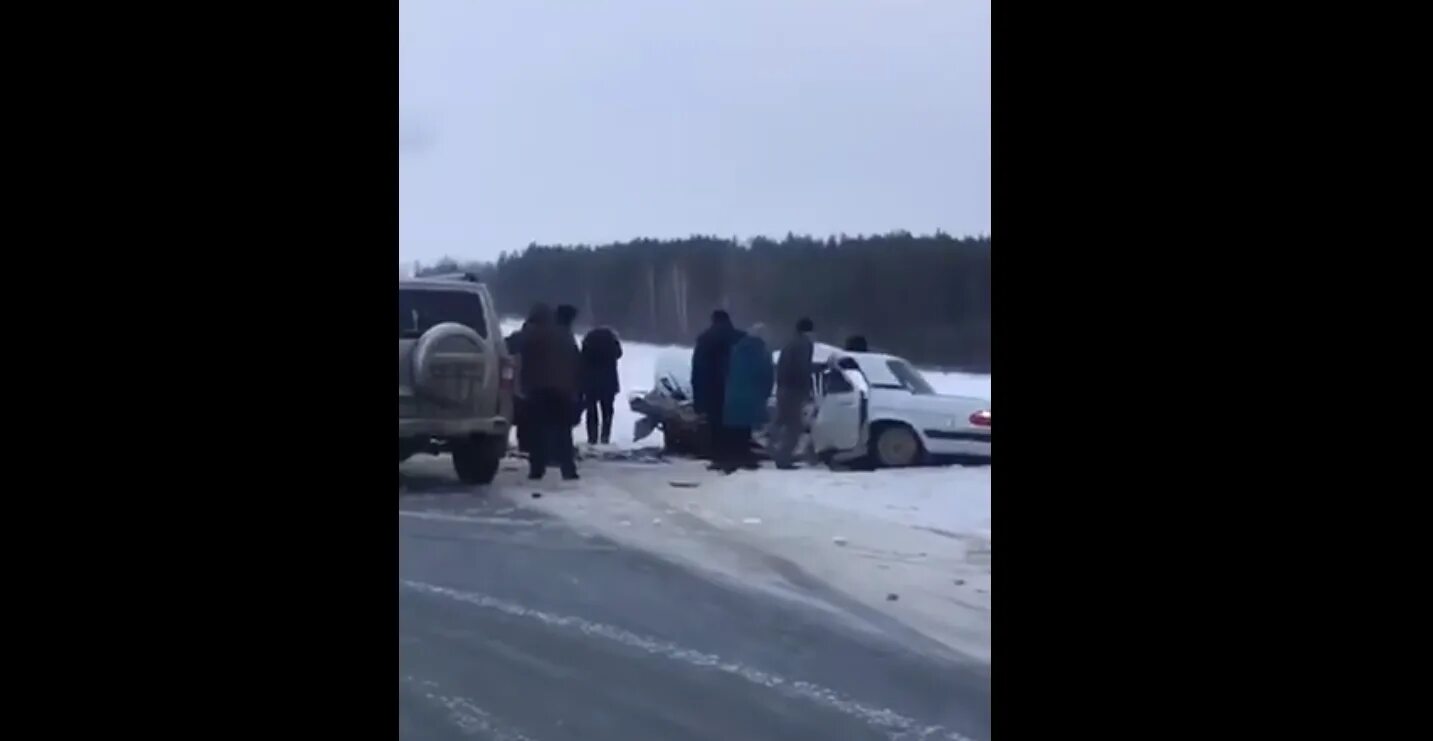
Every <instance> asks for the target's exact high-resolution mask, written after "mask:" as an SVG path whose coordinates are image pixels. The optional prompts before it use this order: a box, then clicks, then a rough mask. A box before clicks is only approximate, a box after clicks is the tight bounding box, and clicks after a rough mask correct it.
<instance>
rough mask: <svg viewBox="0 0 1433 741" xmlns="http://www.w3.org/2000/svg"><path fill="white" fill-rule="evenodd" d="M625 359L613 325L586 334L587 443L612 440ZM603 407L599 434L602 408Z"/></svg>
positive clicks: (583, 363) (585, 395)
mask: <svg viewBox="0 0 1433 741" xmlns="http://www.w3.org/2000/svg"><path fill="white" fill-rule="evenodd" d="M621 359H622V341H621V340H619V339H618V338H617V333H616V332H614V331H612V329H611V328H610V327H598V328H596V329H594V330H592V331H590V332H588V333H587V335H586V336H585V337H583V338H582V398H583V401H584V402H585V404H586V407H587V409H586V413H587V444H588V445H596V444H597V442H598V440H599V439H600V440H601V441H602V444H603V445H606V444H608V443H610V442H612V400H613V399H614V398H616V396H617V392H618V391H620V390H621V384H620V383H619V382H618V380H617V361H618V360H621ZM599 410H600V411H601V413H602V416H601V425H600V431H601V437H600V438H599V436H598V432H599V425H598V416H597V414H598V411H599Z"/></svg>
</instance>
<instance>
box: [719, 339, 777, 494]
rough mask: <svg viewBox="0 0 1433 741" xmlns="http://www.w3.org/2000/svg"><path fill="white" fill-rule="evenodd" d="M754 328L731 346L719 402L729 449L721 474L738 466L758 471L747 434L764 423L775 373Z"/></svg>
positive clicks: (729, 471) (768, 353)
mask: <svg viewBox="0 0 1433 741" xmlns="http://www.w3.org/2000/svg"><path fill="white" fill-rule="evenodd" d="M761 334H762V330H761V327H760V326H759V325H758V326H757V327H753V328H752V330H751V331H750V332H747V333H746V334H745V336H743V337H742V338H741V339H739V340H737V341H736V344H734V345H732V347H731V359H730V361H729V362H728V370H727V377H726V395H725V398H724V399H723V400H722V401H723V403H722V426H724V427H725V428H726V434H727V441H728V444H729V445H730V446H731V447H730V448H729V449H728V450H729V453H730V457H729V458H728V460H727V461H726V465H725V467H723V469H722V470H723V471H725V472H727V473H731V472H733V471H735V470H736V469H737V467H738V466H740V467H743V468H752V469H755V468H759V467H760V466H761V464H760V463H759V462H758V461H757V459H756V454H755V453H753V452H752V450H751V431H752V430H753V429H755V428H757V427H762V426H764V425H765V424H766V403H767V401H768V400H769V399H771V385H772V382H773V381H775V379H776V371H775V369H774V368H773V367H772V365H771V351H770V350H768V349H766V340H763V339H762V338H761Z"/></svg>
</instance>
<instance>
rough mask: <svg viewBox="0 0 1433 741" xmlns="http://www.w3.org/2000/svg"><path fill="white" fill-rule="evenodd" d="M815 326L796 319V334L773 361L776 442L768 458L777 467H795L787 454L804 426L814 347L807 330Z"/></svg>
mask: <svg viewBox="0 0 1433 741" xmlns="http://www.w3.org/2000/svg"><path fill="white" fill-rule="evenodd" d="M815 328H816V325H815V324H813V323H812V322H811V320H810V319H807V318H805V317H802V318H801V320H800V321H798V322H796V335H795V336H794V337H792V338H791V340H790V341H789V342H787V343H786V346H785V347H783V348H781V356H780V358H778V359H777V361H776V429H775V431H774V432H775V437H776V441H775V442H776V444H775V445H774V446H772V451H771V457H772V459H774V460H775V461H776V467H777V468H781V469H791V468H795V467H796V466H795V464H794V463H792V462H791V456H792V454H793V453H795V452H796V443H797V441H799V440H800V439H801V431H802V428H803V427H805V426H806V425H805V421H804V419H803V412H804V410H805V408H806V402H808V401H810V400H811V373H812V370H813V368H812V366H811V356H812V354H813V353H814V352H815V350H816V346H815V344H814V343H812V342H811V332H812V331H813V330H814V329H815Z"/></svg>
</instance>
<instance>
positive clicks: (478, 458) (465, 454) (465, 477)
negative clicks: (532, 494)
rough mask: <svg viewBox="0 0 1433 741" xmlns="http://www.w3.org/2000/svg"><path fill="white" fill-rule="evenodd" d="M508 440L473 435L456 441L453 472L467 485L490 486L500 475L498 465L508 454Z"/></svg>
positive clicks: (453, 447)
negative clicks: (494, 478) (505, 454)
mask: <svg viewBox="0 0 1433 741" xmlns="http://www.w3.org/2000/svg"><path fill="white" fill-rule="evenodd" d="M507 443H508V441H507V438H506V437H498V436H496V435H473V436H472V437H470V438H467V439H465V440H454V441H453V443H452V445H451V447H452V451H453V470H454V471H456V472H457V474H458V480H459V481H462V482H463V483H465V484H490V483H492V481H493V477H495V476H497V475H498V464H499V463H501V462H502V459H503V454H504V453H506V452H507Z"/></svg>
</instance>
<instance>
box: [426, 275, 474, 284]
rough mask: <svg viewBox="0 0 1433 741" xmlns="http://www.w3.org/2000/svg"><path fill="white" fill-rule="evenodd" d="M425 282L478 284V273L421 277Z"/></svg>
mask: <svg viewBox="0 0 1433 741" xmlns="http://www.w3.org/2000/svg"><path fill="white" fill-rule="evenodd" d="M419 277H420V278H423V279H425V280H461V281H463V282H466V283H477V282H478V276H477V274H476V273H437V274H434V275H423V276H419Z"/></svg>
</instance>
